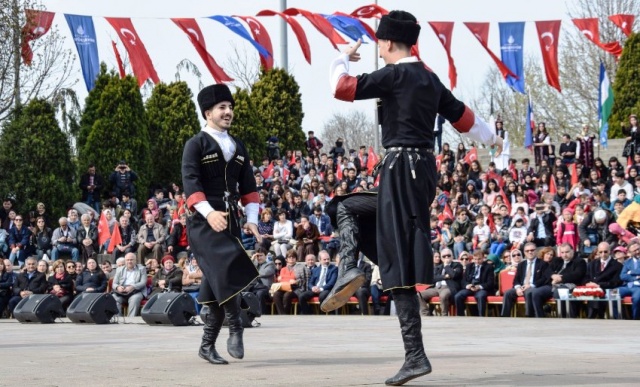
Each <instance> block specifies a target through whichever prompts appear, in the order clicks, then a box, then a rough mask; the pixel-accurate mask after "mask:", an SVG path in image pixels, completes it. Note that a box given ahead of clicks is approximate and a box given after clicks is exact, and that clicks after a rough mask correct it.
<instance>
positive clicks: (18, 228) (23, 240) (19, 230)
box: [9, 215, 31, 266]
mask: <svg viewBox="0 0 640 387" xmlns="http://www.w3.org/2000/svg"><path fill="white" fill-rule="evenodd" d="M13 222H14V224H13V226H12V227H11V229H10V230H9V248H10V249H11V254H9V260H10V261H11V264H15V262H16V259H17V260H18V266H22V264H23V263H24V262H25V258H26V257H27V249H28V248H29V237H30V236H31V231H30V230H29V229H28V228H27V227H26V226H25V225H24V218H23V217H22V215H16V217H15V218H14V219H13Z"/></svg>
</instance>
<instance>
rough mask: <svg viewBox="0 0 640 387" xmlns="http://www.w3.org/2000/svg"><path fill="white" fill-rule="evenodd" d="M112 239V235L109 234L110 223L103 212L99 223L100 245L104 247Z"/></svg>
mask: <svg viewBox="0 0 640 387" xmlns="http://www.w3.org/2000/svg"><path fill="white" fill-rule="evenodd" d="M114 227H115V226H114ZM110 237H111V233H110V232H109V222H108V221H107V217H106V215H105V214H104V211H103V212H101V213H100V221H99V222H98V245H99V246H102V245H104V243H105V242H106V241H107V239H109V238H110Z"/></svg>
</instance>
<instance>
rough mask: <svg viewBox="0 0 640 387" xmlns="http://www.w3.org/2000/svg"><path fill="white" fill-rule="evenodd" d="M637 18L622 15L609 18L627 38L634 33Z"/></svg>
mask: <svg viewBox="0 0 640 387" xmlns="http://www.w3.org/2000/svg"><path fill="white" fill-rule="evenodd" d="M635 18H636V17H635V16H634V15H622V14H618V15H611V16H609V20H611V21H612V22H613V24H615V25H617V26H618V27H620V29H621V30H622V32H623V33H624V34H625V35H627V36H629V35H631V32H633V31H632V30H631V28H632V27H633V21H634V20H635Z"/></svg>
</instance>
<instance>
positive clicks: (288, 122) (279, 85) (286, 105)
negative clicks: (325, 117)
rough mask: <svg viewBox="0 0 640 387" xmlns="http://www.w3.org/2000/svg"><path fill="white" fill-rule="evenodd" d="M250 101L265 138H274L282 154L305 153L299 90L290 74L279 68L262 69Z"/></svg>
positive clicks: (302, 114) (263, 139) (264, 139)
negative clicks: (303, 150) (289, 150)
mask: <svg viewBox="0 0 640 387" xmlns="http://www.w3.org/2000/svg"><path fill="white" fill-rule="evenodd" d="M251 99H252V100H253V103H254V105H255V107H256V112H257V114H258V117H259V119H260V122H261V124H262V127H263V128H264V129H265V131H266V133H267V137H268V136H276V137H278V140H280V148H281V149H282V150H287V149H291V150H297V149H300V150H302V149H305V148H304V141H305V135H304V132H303V131H302V118H303V116H304V113H303V112H302V101H301V96H300V86H299V85H298V83H297V82H296V80H295V79H294V77H293V76H292V75H291V74H289V73H287V72H286V71H285V70H283V69H279V68H277V69H272V70H270V71H264V69H263V70H262V71H261V73H260V79H259V80H258V81H257V82H256V83H255V84H254V86H253V89H252V91H251ZM261 140H262V141H266V140H267V138H262V139H261Z"/></svg>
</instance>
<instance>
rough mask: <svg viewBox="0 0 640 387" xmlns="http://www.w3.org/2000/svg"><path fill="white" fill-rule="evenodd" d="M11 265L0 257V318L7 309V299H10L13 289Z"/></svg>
mask: <svg viewBox="0 0 640 387" xmlns="http://www.w3.org/2000/svg"><path fill="white" fill-rule="evenodd" d="M12 271H13V267H7V266H5V264H4V260H3V259H0V318H2V317H3V315H4V310H5V309H7V305H8V304H9V299H11V291H12V290H13V273H12Z"/></svg>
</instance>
